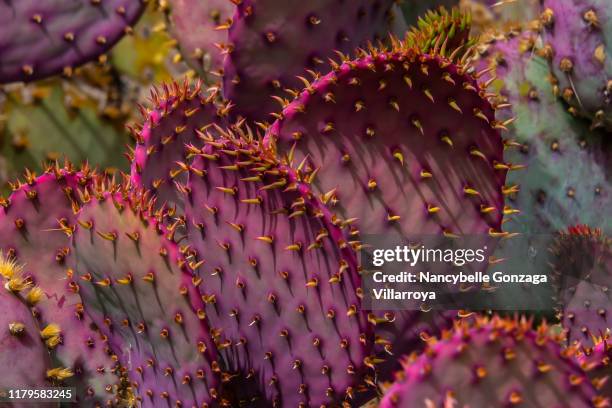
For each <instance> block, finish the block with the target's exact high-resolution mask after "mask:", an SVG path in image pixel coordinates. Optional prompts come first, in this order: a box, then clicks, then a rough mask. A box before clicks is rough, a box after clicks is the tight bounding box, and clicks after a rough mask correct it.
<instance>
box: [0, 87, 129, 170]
mask: <svg viewBox="0 0 612 408" xmlns="http://www.w3.org/2000/svg"><path fill="white" fill-rule="evenodd" d="M89 90H92V91H95V92H99V91H100V89H98V88H94V87H91V89H87V87H86V86H84V85H82V84H81V85H77V83H76V82H74V83H73V82H69V81H51V82H48V83H44V84H30V85H27V86H25V87H22V86H17V87H12V88H10V89H9V88H8V87H6V88H5V91H6V94H5V95H6V100H5V101H4V104H3V106H2V108H3V109H2V110H3V112H4V114H5V116H4V118H2V117H0V122H3V121H5V125H4V129H2V130H0V132H1V134H2V136H3V137H2V146H1V149H2V150H1V152H2V156H3V157H2V161H3V164H2V166H4V167H5V169H4V171H5V173H6V174H5V177H6V178H7V179H8V180H10V179H12V178H15V177H17V176H18V175H20V174H21V173H22V171H23V169H24V168H26V167H27V168H29V169H31V170H33V171H37V172H41V171H42V170H44V168H43V167H41V163H48V162H53V161H55V160H58V159H59V160H63V158H64V157H65V158H68V159H69V160H71V161H73V162H75V163H81V162H85V161H87V162H89V163H90V164H91V165H92V166H95V167H99V168H100V169H107V168H108V169H121V170H126V169H127V168H128V166H127V164H128V162H127V160H126V159H125V158H124V157H123V155H122V153H123V151H124V150H125V145H126V144H127V143H128V142H129V141H130V138H129V134H128V133H127V132H125V131H124V129H123V125H122V124H119V123H118V121H115V120H114V119H117V118H111V117H110V115H107V110H106V107H108V106H110V105H111V103H110V101H108V100H107V96H106V95H97V94H96V96H95V98H94V97H91V96H90V95H89V94H88V91H89ZM122 118H123V117H122V116H121V115H119V119H122ZM1 128H2V127H1V126H0V129H1ZM2 181H6V180H2Z"/></svg>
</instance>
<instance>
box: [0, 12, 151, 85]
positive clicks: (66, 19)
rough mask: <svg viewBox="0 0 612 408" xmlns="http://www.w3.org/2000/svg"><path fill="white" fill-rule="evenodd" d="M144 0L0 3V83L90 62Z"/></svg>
mask: <svg viewBox="0 0 612 408" xmlns="http://www.w3.org/2000/svg"><path fill="white" fill-rule="evenodd" d="M147 2H148V0H105V1H100V0H94V1H80V0H79V1H74V0H52V1H44V2H40V1H36V0H33V1H32V0H17V1H16V0H8V1H3V2H2V3H1V4H0V27H2V30H0V49H1V50H2V60H1V61H0V83H8V82H14V81H32V80H35V79H41V78H45V77H48V76H50V75H55V74H64V75H67V76H70V75H72V71H73V69H74V68H75V67H77V66H79V65H81V64H83V63H85V62H88V61H92V60H95V59H96V58H98V57H100V56H101V55H102V54H103V53H104V52H106V51H107V50H108V49H109V48H110V47H112V46H113V45H114V44H115V43H116V42H117V41H119V39H120V38H121V37H122V36H123V35H124V34H126V33H129V32H130V30H131V26H132V25H133V24H134V23H135V22H136V21H137V20H138V17H140V15H141V14H142V12H143V10H144V8H145V5H146V3H147Z"/></svg>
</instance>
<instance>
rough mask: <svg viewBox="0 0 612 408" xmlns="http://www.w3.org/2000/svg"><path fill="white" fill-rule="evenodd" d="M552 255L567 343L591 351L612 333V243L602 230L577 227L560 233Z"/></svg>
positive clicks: (582, 226)
mask: <svg viewBox="0 0 612 408" xmlns="http://www.w3.org/2000/svg"><path fill="white" fill-rule="evenodd" d="M551 251H552V253H553V256H554V263H553V265H552V274H553V276H554V277H555V281H556V284H557V286H558V295H557V296H558V301H559V307H560V309H561V312H562V319H563V320H562V325H563V327H564V328H565V329H566V330H567V332H568V334H567V336H568V341H569V342H570V343H573V342H579V343H580V344H582V345H583V346H585V347H592V346H593V345H594V343H595V342H596V341H597V339H601V338H605V337H607V336H609V335H610V333H611V332H612V296H611V295H610V290H609V289H610V282H611V280H612V241H611V240H610V239H609V238H608V237H606V236H605V235H604V234H602V232H601V230H598V229H592V228H590V227H588V226H585V225H578V226H575V227H570V228H569V229H568V230H567V231H561V232H559V233H558V234H557V236H556V239H555V242H554V244H553V245H552V247H551Z"/></svg>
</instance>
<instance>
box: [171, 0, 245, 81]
mask: <svg viewBox="0 0 612 408" xmlns="http://www.w3.org/2000/svg"><path fill="white" fill-rule="evenodd" d="M235 9H236V6H235V5H234V4H233V3H232V2H231V1H227V0H212V1H211V0H209V1H190V0H171V1H170V2H169V10H168V20H169V21H170V30H169V31H170V34H171V35H172V36H173V37H174V38H175V39H176V40H177V42H178V46H179V49H180V50H181V55H182V56H183V59H184V60H185V62H187V64H189V66H190V67H191V68H193V69H194V70H195V71H196V72H197V73H198V74H199V75H200V76H201V77H202V78H204V79H208V80H214V79H216V78H215V76H214V75H215V74H217V75H219V73H220V72H222V70H223V61H224V59H225V58H224V51H223V50H222V46H223V45H224V44H226V43H227V29H226V28H223V26H224V25H227V24H229V23H230V22H231V20H232V16H233V15H234V12H235Z"/></svg>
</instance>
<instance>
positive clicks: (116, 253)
mask: <svg viewBox="0 0 612 408" xmlns="http://www.w3.org/2000/svg"><path fill="white" fill-rule="evenodd" d="M107 190H108V191H99V192H97V193H96V194H95V195H94V196H92V197H90V198H89V200H86V201H88V202H86V203H85V205H84V207H83V208H82V209H81V210H80V212H79V220H78V223H79V225H78V227H77V229H76V231H75V233H74V237H73V246H74V249H73V250H74V273H75V275H76V276H78V282H79V287H80V294H81V297H82V299H83V303H84V304H85V309H86V311H87V313H88V314H89V315H90V316H91V318H92V319H93V321H94V322H95V323H96V324H97V325H98V326H99V327H100V329H101V330H102V331H103V332H104V333H105V334H107V335H108V336H109V337H117V338H118V339H119V340H120V341H121V343H122V345H123V347H122V350H121V356H120V357H121V361H122V363H123V364H125V365H126V367H127V369H128V376H129V378H130V381H131V385H132V388H133V392H134V395H135V398H137V400H138V401H139V402H140V404H142V406H144V407H154V406H159V405H160V404H165V403H169V404H170V403H171V404H172V405H175V404H184V405H185V406H201V405H202V404H210V403H211V402H212V400H213V398H214V397H215V395H216V394H215V393H216V391H215V389H216V387H217V378H216V375H215V374H214V373H213V371H212V367H211V362H212V357H210V356H211V352H212V353H213V354H212V355H213V356H214V349H213V344H212V342H211V341H209V339H210V334H209V332H208V328H207V323H206V320H204V319H205V314H204V306H203V304H202V300H201V299H200V294H199V292H198V289H197V285H198V281H199V280H198V279H197V278H196V277H194V276H193V275H192V274H191V273H189V272H188V271H187V270H185V268H186V266H185V265H183V266H179V265H178V263H177V261H178V257H179V247H178V245H176V244H175V243H174V242H172V241H171V240H170V239H168V238H170V235H171V234H172V231H171V230H170V229H165V228H164V227H163V226H162V224H161V223H162V222H163V221H164V220H165V217H168V216H169V215H168V213H166V212H165V211H164V210H163V209H162V210H159V211H158V212H156V213H155V214H154V213H153V212H152V211H153V210H152V207H153V203H152V202H151V201H149V199H148V196H147V195H146V194H143V193H137V192H128V191H125V190H123V187H122V186H110V187H109V188H108V189H107Z"/></svg>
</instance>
